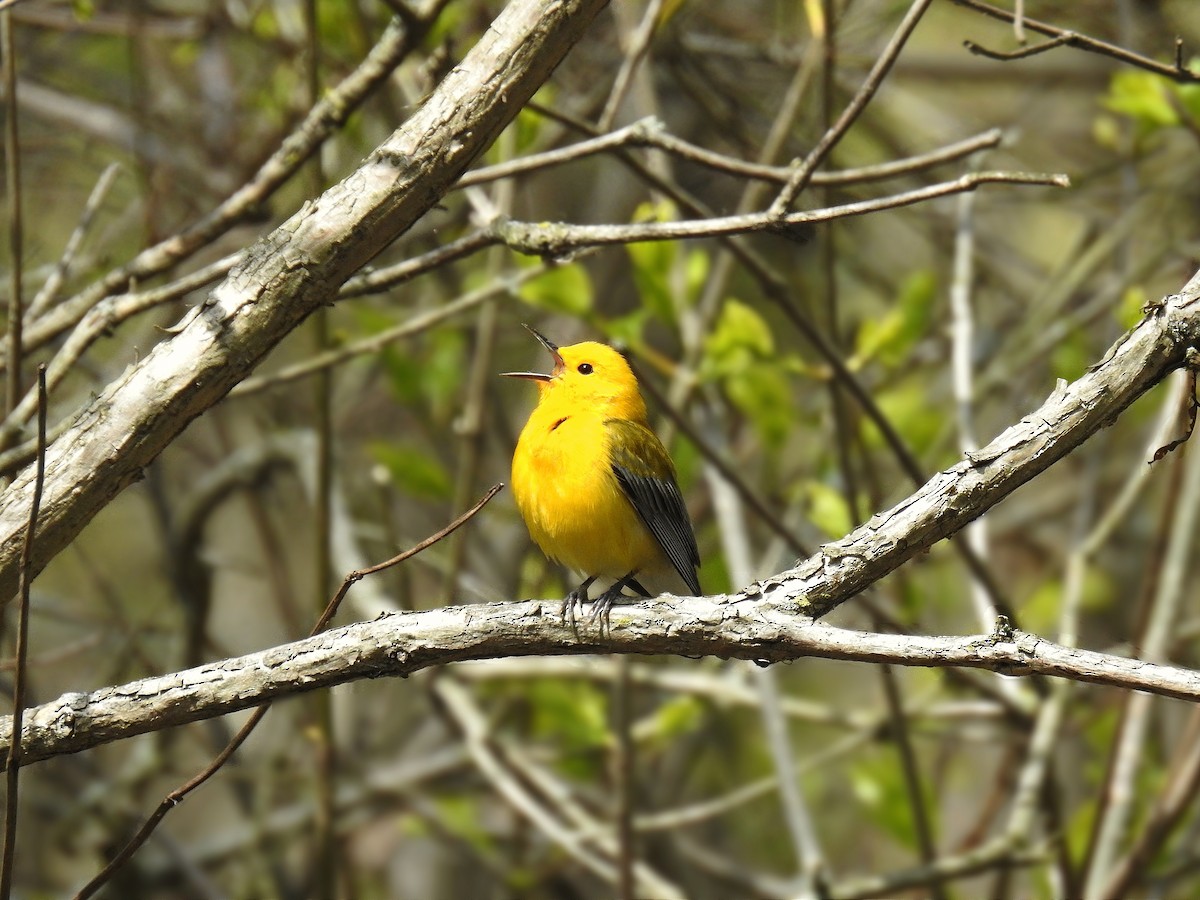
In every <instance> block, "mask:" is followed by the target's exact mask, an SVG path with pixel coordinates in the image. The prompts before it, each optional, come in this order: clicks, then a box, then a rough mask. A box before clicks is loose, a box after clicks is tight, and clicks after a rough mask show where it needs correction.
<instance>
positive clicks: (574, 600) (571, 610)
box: [558, 589, 587, 631]
mask: <svg viewBox="0 0 1200 900" xmlns="http://www.w3.org/2000/svg"><path fill="white" fill-rule="evenodd" d="M585 603H587V591H580V590H578V589H576V590H573V591H571V593H569V594H567V596H565V597H564V598H563V602H562V608H561V609H560V610H559V614H558V615H559V619H560V621H562V623H563V624H564V625H565V624H566V623H567V622H568V621H570V623H571V630H572V631H577V630H578V627H577V623H576V619H575V609H576V607H582V606H583V604H585Z"/></svg>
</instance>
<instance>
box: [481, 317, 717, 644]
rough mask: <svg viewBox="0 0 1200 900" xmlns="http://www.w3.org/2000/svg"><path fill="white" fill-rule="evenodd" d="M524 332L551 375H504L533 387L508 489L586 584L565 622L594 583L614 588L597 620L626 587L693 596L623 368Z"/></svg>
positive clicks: (688, 552) (589, 345) (590, 346)
mask: <svg viewBox="0 0 1200 900" xmlns="http://www.w3.org/2000/svg"><path fill="white" fill-rule="evenodd" d="M525 327H526V328H529V330H530V331H531V332H533V335H534V337H536V338H537V339H538V340H539V341H541V343H542V346H544V347H545V348H546V349H547V350H549V351H550V354H551V355H552V356H553V357H554V368H553V369H552V370H551V372H550V374H548V375H543V374H541V373H537V372H505V373H504V374H505V375H508V376H510V377H513V378H527V379H529V380H531V381H534V382H536V383H537V386H538V404H537V407H536V408H535V409H534V411H533V413H532V414H531V415H530V416H529V421H528V422H527V423H526V424H525V428H524V429H523V430H522V431H521V437H520V438H519V439H518V440H517V449H516V452H515V453H514V454H513V462H512V490H513V496H514V497H515V498H516V501H517V508H518V509H519V510H520V511H521V516H522V518H524V519H525V524H526V525H527V526H528V528H529V533H530V535H531V536H532V537H533V539H534V541H535V542H536V543H537V545H538V546H539V547H541V548H542V552H544V553H545V554H546V555H547V556H548V557H550V558H551V559H556V560H558V561H559V562H561V563H563V564H564V565H566V566H568V567H569V568H571V569H574V570H575V571H577V572H579V573H580V574H581V575H583V576H584V581H583V583H582V584H580V585H579V587H578V588H576V589H575V590H573V591H571V593H570V594H568V595H567V597H566V599H565V600H564V601H563V608H562V612H563V616H564V618H565V617H566V615H567V613H568V611H569V612H570V614H571V617H572V619H574V614H575V607H576V605H578V604H582V603H586V602H587V600H588V594H587V592H588V588H590V587H591V586H592V583H593V582H594V581H595V580H596V579H597V578H605V579H614V583H613V584H612V586H611V587H609V588H608V589H607V590H606V591H604V593H603V594H601V595H600V596H599V597H598V598H596V605H595V607H593V609H592V618H600V619H601V620H604V619H606V618H607V616H608V612H609V610H610V609H611V607H612V605H613V602H614V601H615V600H616V599H617V598H618V597H620V596H621V591H622V589H623V588H625V587H630V588H632V589H633V590H635V591H637V592H638V593H639V594H641V595H642V596H644V597H649V596H652V595H651V594H650V592H649V591H648V590H646V588H645V587H644V586H643V581H642V580H643V579H644V580H646V581H647V582H649V583H651V584H654V585H656V586H657V585H661V584H664V579H665V585H666V586H668V587H669V586H671V581H672V580H673V579H674V576H675V575H678V576H679V578H680V579H682V583H683V584H684V585H686V586H687V589H688V590H689V591H690V592H691V593H692V594H693V595H698V594H699V593H700V580H699V579H698V578H697V577H696V567H697V566H699V565H700V554H699V552H698V551H697V549H696V537H695V535H694V534H693V532H692V523H691V520H690V519H689V518H688V513H687V507H686V506H684V503H683V495H682V494H680V492H679V486H678V485H677V484H676V483H675V466H674V465H673V464H672V462H671V457H670V456H669V455H668V454H667V449H666V447H664V446H663V444H662V441H660V440H659V439H658V437H657V436H656V435H655V434H654V432H653V431H652V430H651V429H650V425H649V423H648V421H647V418H646V402H645V401H644V400H643V399H642V394H641V391H639V390H638V384H637V378H636V377H634V374H633V370H631V369H630V368H629V363H628V362H626V361H625V357H623V356H622V355H621V354H620V353H618V352H617V351H616V350H614V349H613V348H612V347H608V346H605V345H604V344H598V343H595V342H594V341H587V342H585V343H582V344H573V345H572V346H570V347H562V348H559V347H557V346H555V345H554V344H553V343H551V342H550V341H549V340H547V339H546V338H545V337H543V336H542V335H541V334H539V333H538V332H537V331H535V330H534V329H533V328H530V327H529V326H528V325H526V326H525Z"/></svg>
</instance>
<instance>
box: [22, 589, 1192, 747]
mask: <svg viewBox="0 0 1200 900" xmlns="http://www.w3.org/2000/svg"><path fill="white" fill-rule="evenodd" d="M788 599H790V600H791V601H792V602H795V601H796V600H797V599H798V598H797V597H791V598H788ZM598 652H605V653H637V654H673V655H676V656H719V657H722V658H737V659H750V660H756V661H759V662H763V663H775V662H785V661H790V660H795V659H801V658H803V657H823V658H826V659H843V660H858V661H863V662H887V663H891V664H893V665H906V666H929V667H942V666H967V667H972V668H979V669H990V670H993V671H997V672H1003V673H1004V674H1006V675H1031V674H1033V673H1040V674H1044V675H1056V676H1060V677H1063V678H1070V679H1073V680H1076V681H1087V682H1092V683H1094V684H1104V685H1110V686H1113V687H1122V688H1127V689H1134V690H1141V691H1149V692H1151V693H1155V694H1161V695H1163V696H1167V697H1176V698H1180V699H1185V700H1200V672H1195V671H1191V670H1188V669H1182V668H1178V667H1175V666H1168V665H1159V664H1154V663H1147V662H1143V661H1141V660H1136V659H1126V658H1123V657H1118V656H1112V655H1109V654H1105V653H1097V652H1093V651H1089V650H1078V649H1075V648H1071V647H1064V646H1061V645H1059V644H1055V643H1052V642H1050V641H1047V640H1043V639H1042V638H1040V637H1037V636H1036V635H1032V634H1025V633H1023V632H1018V631H1014V630H1012V629H1005V628H1003V627H1001V628H998V629H997V631H996V632H995V633H993V634H989V635H973V636H964V637H921V636H914V635H904V634H876V633H871V632H861V631H852V630H848V629H845V628H835V627H833V626H831V625H826V624H825V623H823V622H814V621H813V620H812V619H809V618H807V617H804V616H797V615H795V614H793V613H791V612H790V611H788V610H787V609H785V608H782V607H780V606H779V605H777V604H776V603H773V602H770V601H767V600H763V599H752V598H750V597H748V596H747V595H746V594H745V593H742V594H730V595H728V596H718V597H666V598H662V599H658V600H648V601H644V602H639V603H635V604H632V605H629V606H618V607H616V608H615V609H614V610H613V612H612V620H611V629H606V630H605V632H604V634H603V636H602V635H601V634H600V633H599V631H592V630H591V629H588V630H583V631H580V632H579V633H578V634H576V632H575V630H573V629H572V627H571V625H570V623H565V622H563V621H562V619H561V617H560V615H559V602H558V601H557V600H554V601H543V600H525V601H514V602H508V603H485V604H478V605H472V606H452V607H446V608H443V609H433V610H427V611H423V612H400V613H389V614H387V615H384V616H381V617H380V618H378V619H375V620H374V621H371V622H358V623H355V624H353V625H347V626H345V627H343V628H337V629H334V630H331V631H327V632H324V633H322V634H319V635H317V636H316V637H312V638H307V639H305V640H301V641H295V642H293V643H290V644H284V645H282V646H279V647H273V648H271V649H269V650H261V651H259V652H257V653H250V654H247V655H245V656H241V657H237V658H235V659H226V660H221V661H219V662H213V663H207V664H205V665H202V666H197V667H196V668H193V669H188V670H186V671H183V672H176V673H173V674H170V675H159V676H154V677H151V678H143V679H141V680H140V681H134V682H130V683H129V684H124V685H120V686H116V687H106V688H101V689H100V690H97V691H92V692H91V693H87V694H78V693H72V694H64V695H63V696H62V697H59V698H58V699H57V700H54V701H52V702H50V703H47V704H44V705H42V706H39V707H35V708H33V709H30V710H28V711H27V712H26V715H25V725H24V727H23V729H22V738H21V747H22V754H23V756H24V759H25V762H26V763H28V762H32V761H34V760H39V759H46V758H48V757H51V756H57V755H60V754H63V753H73V752H76V751H79V750H84V749H87V748H89V747H95V746H98V745H100V744H105V743H109V742H111V741H116V740H121V739H123V738H128V737H132V736H134V735H137V734H143V733H145V732H148V731H157V730H159V729H162V728H169V727H172V726H175V725H183V724H186V723H188V722H195V721H198V720H200V719H205V718H212V717H214V716H219V715H223V714H225V713H229V712H234V711H236V710H240V709H247V708H249V707H252V706H257V705H260V704H262V703H263V702H265V701H268V700H273V699H276V698H278V697H282V696H286V695H289V694H296V693H302V692H305V691H311V690H316V689H318V688H325V687H331V686H333V685H336V684H342V683H344V682H347V681H353V680H358V679H362V678H379V677H384V676H399V677H401V678H404V677H407V676H409V675H412V674H414V673H416V672H420V671H421V670H423V669H427V668H431V667H435V666H441V665H444V664H446V663H449V662H457V661H462V660H468V659H492V658H497V657H515V656H530V655H545V656H553V655H569V654H584V653H598ZM11 737H12V719H11V718H10V717H5V718H3V719H0V753H3V752H5V749H6V748H7V746H8V744H9V742H10V741H11Z"/></svg>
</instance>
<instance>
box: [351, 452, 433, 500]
mask: <svg viewBox="0 0 1200 900" xmlns="http://www.w3.org/2000/svg"><path fill="white" fill-rule="evenodd" d="M367 449H368V451H369V452H370V454H371V456H373V457H374V458H375V460H376V462H379V463H382V464H383V465H384V466H385V467H386V468H387V470H388V474H390V475H391V476H392V481H393V482H394V483H395V484H396V486H397V487H398V488H399V489H400V490H401V491H403V492H404V493H406V494H412V495H413V496H417V497H428V498H430V499H434V500H444V499H447V498H448V497H449V496H450V473H449V472H447V471H446V469H445V467H444V466H443V465H442V463H441V461H440V460H438V459H436V458H435V457H432V456H429V455H426V454H425V453H423V452H422V451H420V450H418V449H417V448H415V447H411V446H408V445H406V444H389V443H385V442H383V441H374V442H372V443H371V444H369V445H368V448H367Z"/></svg>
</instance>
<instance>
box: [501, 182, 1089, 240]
mask: <svg viewBox="0 0 1200 900" xmlns="http://www.w3.org/2000/svg"><path fill="white" fill-rule="evenodd" d="M984 184H1022V185H1036V186H1041V187H1070V179H1069V178H1067V176H1066V175H1061V174H1038V173H1031V172H973V173H968V174H966V175H961V176H959V177H958V178H955V179H953V180H951V181H943V182H939V183H937V184H933V185H928V186H926V187H921V188H915V189H913V190H911V191H903V192H901V193H899V194H892V195H890V196H887V197H879V198H876V199H872V200H860V201H857V202H854V203H846V204H843V205H841V206H833V207H830V208H828V209H819V210H813V211H811V212H794V213H787V214H785V215H783V216H782V217H775V216H773V215H772V214H771V213H769V212H767V213H745V214H742V215H734V216H719V217H716V218H710V219H699V220H685V221H677V222H635V223H633V224H628V225H574V224H567V223H563V222H541V223H536V224H535V223H531V222H517V221H512V220H504V219H499V220H497V221H495V222H493V223H492V225H491V228H492V231H493V233H494V234H495V235H496V237H497V238H499V239H500V240H501V241H503V242H504V243H505V244H507V245H508V246H509V247H511V248H512V249H513V250H516V251H517V252H518V253H527V254H530V255H534V256H543V257H550V258H561V257H565V256H567V255H569V254H570V253H571V252H572V251H574V250H577V249H579V248H581V247H595V246H604V245H610V244H632V243H637V242H640V241H672V240H681V239H695V238H712V237H724V236H729V235H737V234H751V233H755V232H776V233H782V234H788V233H794V232H795V231H796V230H797V229H799V228H801V227H802V226H806V225H811V224H814V223H817V222H829V221H833V220H834V219H844V218H848V217H850V216H861V215H866V214H867V213H873V212H879V211H880V210H885V209H897V208H900V207H904V206H911V205H913V204H915V203H923V202H925V201H927V200H932V199H934V198H937V197H946V196H950V195H952V194H959V193H962V192H963V191H973V190H975V189H976V188H978V187H980V186H981V185H984Z"/></svg>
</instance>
